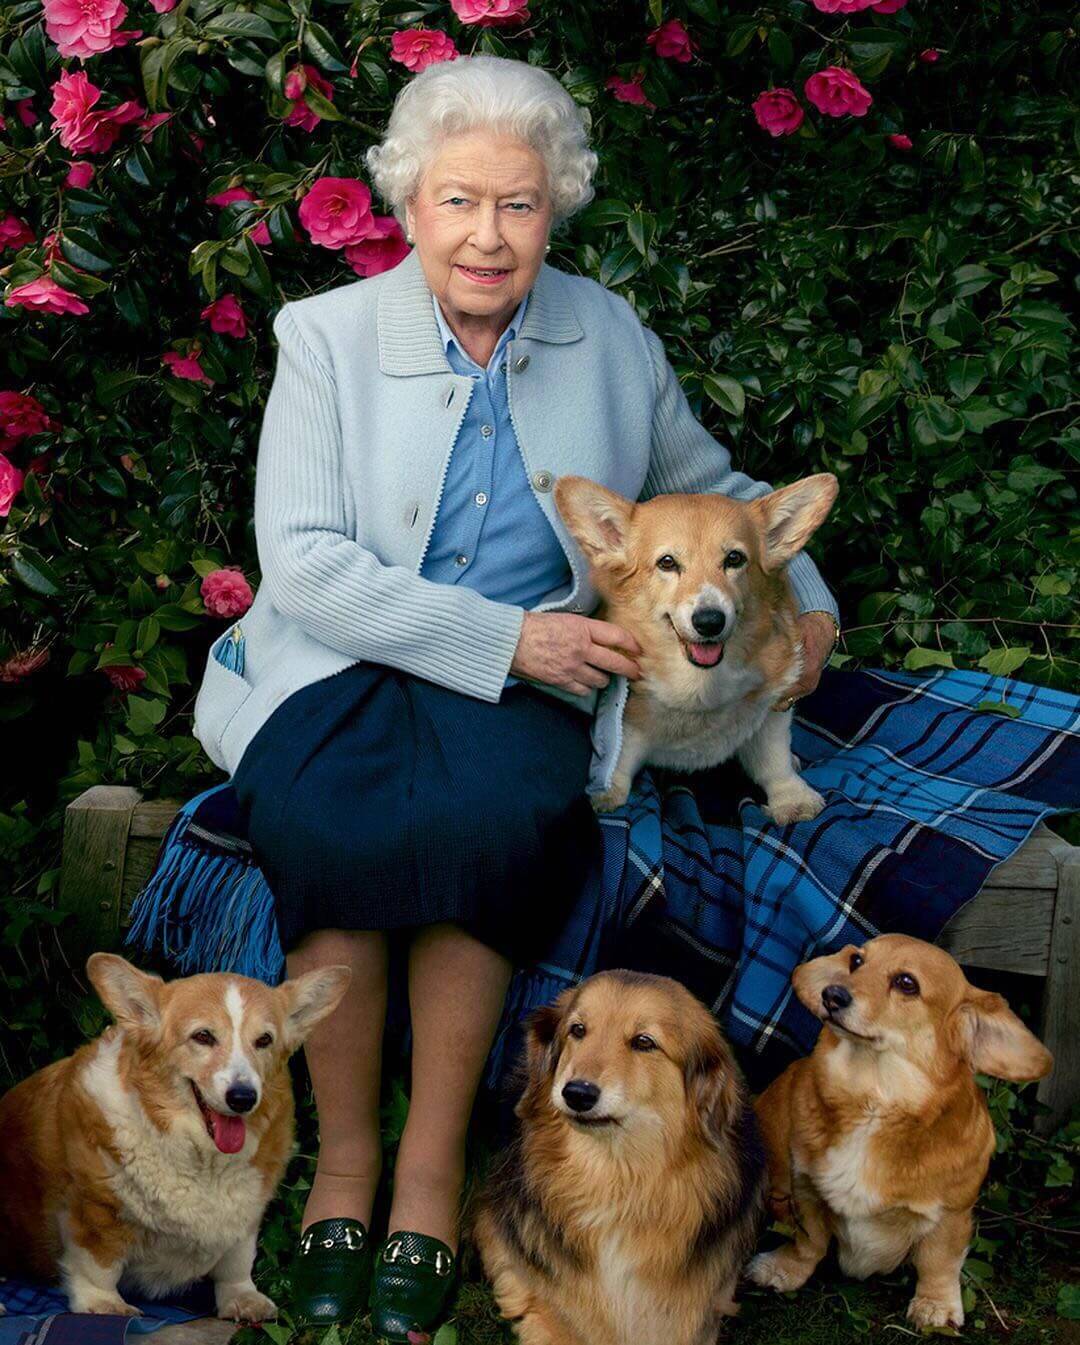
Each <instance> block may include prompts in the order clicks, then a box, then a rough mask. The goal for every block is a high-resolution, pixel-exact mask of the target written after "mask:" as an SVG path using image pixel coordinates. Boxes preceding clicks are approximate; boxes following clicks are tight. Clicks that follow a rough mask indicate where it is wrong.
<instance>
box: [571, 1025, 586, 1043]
mask: <svg viewBox="0 0 1080 1345" xmlns="http://www.w3.org/2000/svg"><path fill="white" fill-rule="evenodd" d="M567 1032H568V1033H569V1035H570V1036H571V1037H573V1038H574V1039H575V1041H580V1040H581V1039H582V1037H584V1035H585V1024H584V1023H571V1024H570V1026H569V1028H568V1029H567Z"/></svg>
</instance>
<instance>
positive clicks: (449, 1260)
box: [435, 1250, 454, 1276]
mask: <svg viewBox="0 0 1080 1345" xmlns="http://www.w3.org/2000/svg"><path fill="white" fill-rule="evenodd" d="M453 1269H454V1258H453V1257H452V1256H451V1255H450V1253H449V1252H444V1251H441V1250H440V1251H437V1252H436V1253H435V1274H436V1275H440V1276H446V1275H449V1274H450V1272H451V1271H452V1270H453Z"/></svg>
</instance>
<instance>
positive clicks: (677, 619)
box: [555, 473, 837, 824]
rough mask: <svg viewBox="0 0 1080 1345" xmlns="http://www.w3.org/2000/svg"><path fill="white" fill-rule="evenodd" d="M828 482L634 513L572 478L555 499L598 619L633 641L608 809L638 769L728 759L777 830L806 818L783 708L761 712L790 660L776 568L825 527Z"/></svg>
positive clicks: (819, 802)
mask: <svg viewBox="0 0 1080 1345" xmlns="http://www.w3.org/2000/svg"><path fill="white" fill-rule="evenodd" d="M836 493H837V481H836V477H835V476H831V475H829V474H828V473H822V474H821V475H819V476H809V477H806V478H805V479H804V480H802V481H796V482H795V483H794V484H793V485H790V486H785V487H784V488H783V489H781V490H774V491H772V492H771V493H770V494H768V495H762V496H759V497H758V498H757V499H753V500H737V499H733V498H732V497H731V496H728V495H715V494H711V495H658V496H656V497H655V498H654V499H651V500H648V501H646V502H645V503H643V504H634V503H632V502H631V501H630V500H626V499H624V498H623V497H622V496H621V495H616V494H615V493H614V492H613V491H610V490H607V489H605V487H603V486H600V485H597V484H596V483H595V482H592V481H588V480H586V479H585V478H583V477H579V476H564V477H561V478H560V479H559V481H558V482H557V483H556V485H555V502H556V504H557V506H558V509H559V512H560V514H561V515H562V517H563V520H564V521H565V523H566V526H567V528H568V529H569V531H570V532H571V533H572V534H573V536H574V538H575V540H576V541H577V543H578V545H579V546H580V547H581V549H582V551H583V552H584V553H585V555H586V556H587V557H588V560H589V564H590V569H591V573H592V578H593V582H594V583H595V585H596V588H597V591H598V592H599V593H600V595H601V596H602V598H603V600H604V607H603V615H604V617H605V619H607V620H609V621H614V622H615V623H616V624H617V625H620V626H622V627H624V628H625V629H626V630H628V631H630V632H631V634H632V635H634V637H635V638H636V639H637V641H638V643H639V644H640V645H641V649H642V654H641V656H640V657H639V659H638V662H639V665H640V667H641V677H640V678H639V679H638V680H637V681H635V682H632V683H631V684H630V695H629V701H628V703H627V707H626V714H625V719H624V724H623V741H622V747H621V751H620V754H619V760H618V763H617V765H616V768H615V775H614V778H613V780H612V783H611V785H610V787H609V788H608V789H607V790H605V791H604V792H602V793H600V794H597V795H594V796H593V806H594V807H595V808H596V809H597V811H599V812H608V811H610V810H611V809H613V808H618V807H620V806H621V805H622V804H623V803H625V802H626V800H627V798H628V796H629V793H630V786H631V784H632V783H633V779H634V776H635V775H636V774H637V772H638V770H639V769H640V768H641V767H642V766H644V765H650V764H651V765H654V766H666V767H668V768H670V769H673V770H678V771H698V770H705V769H707V768H708V767H711V766H718V765H719V764H720V763H721V762H724V761H727V760H729V759H730V758H731V757H738V759H739V761H740V762H741V764H742V766H743V768H744V769H745V771H746V772H747V774H748V775H749V776H750V778H751V779H752V780H753V781H754V782H755V783H756V784H758V785H760V786H761V788H762V789H763V790H764V791H765V794H766V811H767V812H768V813H769V814H770V816H771V817H772V818H773V820H774V821H776V822H778V823H781V824H783V823H788V822H798V821H803V820H807V819H809V818H812V817H816V816H817V814H818V813H819V812H820V811H821V809H822V808H823V807H824V800H823V799H822V797H821V795H820V794H818V793H816V792H815V791H814V790H813V789H811V788H810V786H809V785H807V784H806V783H804V782H803V781H802V780H800V779H799V776H798V774H797V772H796V769H795V762H794V759H793V757H792V754H791V711H790V709H788V710H784V711H775V710H774V708H773V707H774V706H775V705H776V703H777V701H778V700H779V699H780V697H781V696H783V694H784V692H785V691H786V690H787V688H788V687H790V686H791V685H792V684H793V683H794V682H795V681H796V680H797V678H798V676H799V672H800V670H801V667H802V652H801V645H800V642H799V635H798V627H797V622H796V616H797V613H796V607H795V601H794V598H793V596H792V592H791V587H790V584H789V582H788V578H787V575H786V573H785V568H784V567H785V565H786V564H787V562H788V561H789V560H791V558H792V557H793V556H794V555H796V553H797V552H799V551H800V550H801V549H802V548H803V547H804V546H805V545H806V543H807V542H808V541H809V540H810V538H811V537H812V536H813V534H814V532H815V531H816V530H817V528H819V527H820V526H821V524H822V523H823V522H824V521H825V518H826V517H827V515H828V513H829V510H830V509H831V508H832V505H833V501H834V500H835V499H836Z"/></svg>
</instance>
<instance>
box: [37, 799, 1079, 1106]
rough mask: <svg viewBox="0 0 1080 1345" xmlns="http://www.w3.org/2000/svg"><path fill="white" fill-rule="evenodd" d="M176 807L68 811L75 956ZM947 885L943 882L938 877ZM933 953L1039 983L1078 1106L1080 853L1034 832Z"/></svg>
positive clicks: (1053, 1043)
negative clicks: (1041, 982) (945, 953)
mask: <svg viewBox="0 0 1080 1345" xmlns="http://www.w3.org/2000/svg"><path fill="white" fill-rule="evenodd" d="M179 806H180V805H179V804H178V803H176V802H175V801H173V800H170V799H160V800H146V799H144V798H143V797H142V795H141V794H140V793H139V791H138V790H137V789H132V788H130V787H128V786H108V785H95V786H94V787H93V788H92V789H88V790H86V792H85V793H83V794H81V795H80V796H79V797H78V798H77V799H75V800H74V802H72V803H70V804H69V805H68V808H67V814H66V817H65V821H64V853H63V868H62V872H61V877H60V904H61V906H62V907H63V909H64V910H66V911H69V912H70V913H71V915H72V917H73V924H74V931H75V937H74V942H75V944H77V946H78V948H79V950H80V952H86V953H89V952H92V951H94V950H95V949H98V948H113V947H116V946H117V945H119V943H120V942H121V938H122V935H123V933H124V930H125V928H126V926H127V923H128V911H129V909H130V907H131V903H132V901H133V900H134V898H135V896H136V894H137V893H138V891H139V889H140V888H141V887H142V885H143V883H144V882H145V881H146V878H147V877H148V875H149V874H150V871H151V869H152V868H153V864H154V859H155V857H156V855H157V850H158V846H159V844H160V842H161V838H162V836H163V835H164V834H165V830H166V828H167V827H168V825H169V823H170V822H171V821H172V819H173V817H174V816H175V814H176V811H177V809H178V807H179ZM945 879H946V881H947V875H946V876H945ZM940 943H941V946H942V947H943V948H945V949H947V950H948V951H949V952H950V953H951V954H952V955H953V957H955V958H956V960H957V961H958V962H960V963H962V964H963V965H964V966H966V967H974V968H985V969H987V970H990V971H1004V972H1021V973H1023V974H1024V975H1027V976H1038V977H1041V978H1042V979H1043V980H1044V981H1045V985H1044V987H1043V994H1042V1038H1043V1040H1044V1041H1045V1042H1046V1045H1047V1046H1048V1047H1049V1048H1050V1050H1051V1051H1053V1053H1054V1057H1055V1060H1056V1065H1055V1069H1054V1072H1053V1074H1051V1076H1050V1078H1049V1079H1045V1080H1043V1082H1042V1084H1041V1085H1040V1087H1039V1098H1040V1100H1041V1101H1042V1102H1044V1103H1045V1104H1046V1106H1047V1107H1049V1108H1050V1113H1049V1116H1048V1117H1047V1118H1046V1128H1049V1127H1052V1126H1053V1125H1054V1124H1056V1123H1058V1122H1060V1121H1061V1120H1062V1119H1064V1117H1065V1115H1066V1114H1067V1112H1068V1111H1069V1110H1070V1108H1072V1107H1075V1106H1077V1105H1080V847H1076V846H1072V845H1069V844H1067V842H1065V841H1064V840H1062V838H1061V837H1060V836H1058V835H1057V834H1056V833H1055V832H1053V831H1051V830H1050V829H1049V828H1048V827H1045V826H1040V827H1039V828H1038V830H1037V831H1036V832H1035V833H1034V834H1033V835H1032V837H1031V838H1030V840H1028V842H1027V844H1026V845H1024V846H1023V847H1022V848H1021V849H1020V850H1019V851H1018V852H1017V853H1016V854H1015V855H1014V856H1013V858H1012V859H1010V860H1008V861H1007V862H1006V863H1004V864H1000V865H999V866H998V867H997V868H996V869H995V870H994V871H993V872H992V873H991V875H990V877H989V879H988V881H987V883H986V886H985V887H984V888H983V890H982V891H981V892H980V893H979V894H978V896H977V897H975V899H974V900H973V901H970V902H969V903H968V904H967V905H966V906H965V907H964V908H963V910H961V911H959V912H958V913H957V915H956V916H954V918H953V919H952V920H951V921H950V923H949V924H948V926H947V927H946V929H945V931H944V933H943V934H942V937H941V939H940Z"/></svg>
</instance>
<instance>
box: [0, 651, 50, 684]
mask: <svg viewBox="0 0 1080 1345" xmlns="http://www.w3.org/2000/svg"><path fill="white" fill-rule="evenodd" d="M50 658H51V655H50V653H49V648H48V646H47V645H41V646H39V647H38V648H37V649H22V650H19V652H18V653H15V654H11V655H9V656H8V657H7V658H6V659H4V661H3V662H2V663H0V682H9V683H10V682H23V681H25V680H26V678H28V677H30V676H32V675H33V674H34V673H36V672H37V671H38V670H39V669H40V668H44V666H45V665H46V663H48V661H49V659H50Z"/></svg>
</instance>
